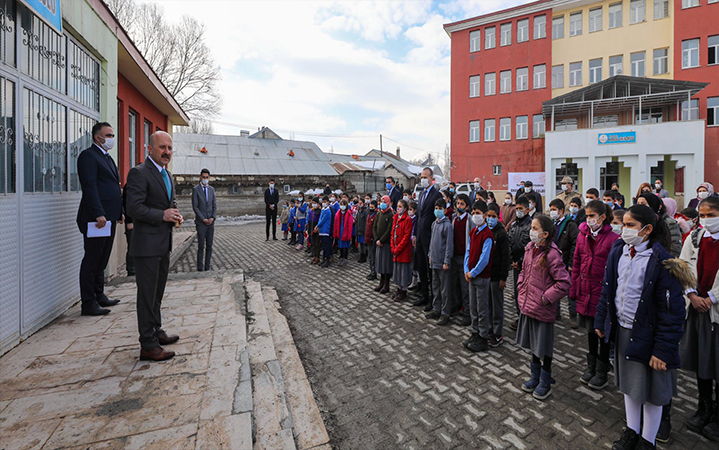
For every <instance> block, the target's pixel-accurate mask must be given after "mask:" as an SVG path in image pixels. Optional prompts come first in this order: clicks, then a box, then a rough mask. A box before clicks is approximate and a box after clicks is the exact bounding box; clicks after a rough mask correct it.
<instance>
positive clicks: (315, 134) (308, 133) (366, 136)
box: [209, 120, 377, 139]
mask: <svg viewBox="0 0 719 450" xmlns="http://www.w3.org/2000/svg"><path fill="white" fill-rule="evenodd" d="M209 122H211V123H216V124H218V125H226V126H228V127H235V128H249V129H255V128H261V127H258V126H256V125H243V124H239V123H232V122H223V121H221V120H209ZM273 129H274V130H276V131H281V132H283V133H294V134H299V135H301V136H313V137H331V138H342V139H374V138H376V137H377V135H376V134H372V135H370V134H364V135H356V134H333V133H318V132H313V131H297V130H287V129H283V128H273Z"/></svg>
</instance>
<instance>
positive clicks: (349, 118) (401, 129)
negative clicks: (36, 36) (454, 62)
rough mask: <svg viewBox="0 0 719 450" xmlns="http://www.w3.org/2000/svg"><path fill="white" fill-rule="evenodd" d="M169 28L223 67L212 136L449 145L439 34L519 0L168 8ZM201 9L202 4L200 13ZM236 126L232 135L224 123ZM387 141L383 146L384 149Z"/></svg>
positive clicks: (333, 144)
mask: <svg viewBox="0 0 719 450" xmlns="http://www.w3.org/2000/svg"><path fill="white" fill-rule="evenodd" d="M147 1H155V2H156V3H159V4H161V5H162V6H163V7H164V9H165V12H166V14H167V16H168V19H170V20H176V19H179V18H180V17H181V16H182V15H184V14H187V15H191V16H193V17H195V18H197V19H198V20H200V21H202V22H203V23H204V24H205V25H206V27H207V40H208V44H209V46H210V48H211V49H212V50H213V52H214V55H215V59H216V61H217V63H218V64H219V65H220V66H221V68H222V83H221V91H222V93H223V96H224V105H223V110H222V114H221V116H220V117H219V118H218V119H217V120H218V123H216V124H215V125H214V132H215V133H216V134H239V131H240V129H250V130H253V131H254V130H256V129H257V127H259V126H262V125H265V126H268V127H270V128H272V129H274V130H275V131H277V132H278V133H279V134H280V135H281V136H283V137H285V138H291V137H292V134H291V133H293V134H294V138H295V139H298V140H311V141H314V142H317V144H318V145H319V146H320V147H321V148H322V149H323V150H325V151H330V150H331V149H333V150H334V151H335V152H337V153H357V154H364V153H366V152H367V151H369V150H370V149H372V148H378V147H379V134H380V133H382V134H383V135H384V136H385V137H386V139H385V141H384V147H385V149H391V150H394V149H395V148H396V147H397V146H400V147H402V156H404V157H405V158H408V159H409V158H413V157H416V156H418V155H420V154H421V153H423V151H424V152H426V151H432V152H435V153H436V155H437V156H440V157H441V156H442V154H443V152H444V147H445V145H446V144H448V143H449V134H450V133H449V115H450V114H449V89H450V79H449V73H450V72H449V61H450V40H449V37H448V36H447V34H446V33H445V32H444V30H443V28H442V25H443V24H445V23H449V22H454V21H457V20H461V19H465V18H469V17H473V16H477V15H480V14H484V13H487V12H491V11H494V10H497V9H502V8H505V7H509V6H514V5H517V4H521V3H528V0H455V1H439V2H432V1H421V0H418V1H323V2H312V1H267V0H264V1H214V0H202V1H190V0H186V1H177V0H147ZM199 5H201V7H198V6H199ZM229 124H233V125H237V126H233V125H229ZM390 139H391V140H390Z"/></svg>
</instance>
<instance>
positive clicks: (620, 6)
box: [609, 2, 624, 30]
mask: <svg viewBox="0 0 719 450" xmlns="http://www.w3.org/2000/svg"><path fill="white" fill-rule="evenodd" d="M623 15H624V3H623V2H619V3H612V4H611V5H609V29H610V30H611V29H612V28H621V27H622V22H623Z"/></svg>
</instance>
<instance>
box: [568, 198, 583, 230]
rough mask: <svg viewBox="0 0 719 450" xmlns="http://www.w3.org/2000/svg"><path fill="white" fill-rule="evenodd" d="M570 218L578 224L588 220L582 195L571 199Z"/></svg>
mask: <svg viewBox="0 0 719 450" xmlns="http://www.w3.org/2000/svg"><path fill="white" fill-rule="evenodd" d="M569 218H570V219H572V222H574V223H576V224H577V226H579V225H580V224H582V223H584V222H586V221H587V214H586V213H585V212H584V208H582V199H581V198H580V197H574V198H573V199H571V200H570V201H569Z"/></svg>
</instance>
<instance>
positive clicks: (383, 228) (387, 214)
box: [373, 195, 394, 294]
mask: <svg viewBox="0 0 719 450" xmlns="http://www.w3.org/2000/svg"><path fill="white" fill-rule="evenodd" d="M378 206H379V210H380V212H379V213H378V214H377V217H376V218H375V221H374V231H373V233H374V239H375V245H376V246H377V249H376V256H375V265H376V267H377V273H379V274H380V282H379V286H377V287H376V288H375V291H376V292H379V293H380V294H386V293H388V292H389V280H390V277H392V249H391V248H390V244H391V242H390V241H391V239H392V216H394V211H393V210H392V199H390V198H389V196H388V195H383V196H382V203H380V204H379V205H378Z"/></svg>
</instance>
